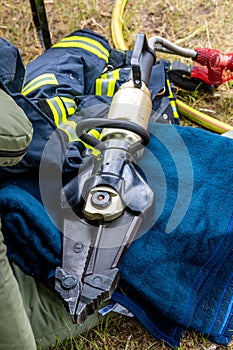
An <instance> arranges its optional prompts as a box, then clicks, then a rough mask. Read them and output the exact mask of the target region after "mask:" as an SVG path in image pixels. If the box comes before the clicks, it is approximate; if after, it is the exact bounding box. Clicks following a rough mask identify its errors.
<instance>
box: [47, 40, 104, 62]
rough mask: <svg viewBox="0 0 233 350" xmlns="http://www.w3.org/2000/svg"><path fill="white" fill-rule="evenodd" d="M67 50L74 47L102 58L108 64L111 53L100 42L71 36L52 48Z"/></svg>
mask: <svg viewBox="0 0 233 350" xmlns="http://www.w3.org/2000/svg"><path fill="white" fill-rule="evenodd" d="M59 47H60V48H67V47H74V48H80V49H83V50H86V51H89V52H91V53H92V54H94V55H96V56H97V57H99V58H102V59H103V60H105V61H106V62H108V57H109V52H108V50H107V49H106V48H105V47H104V46H103V45H102V44H100V43H99V42H98V41H96V40H94V39H90V38H86V37H82V36H70V37H67V38H64V39H62V40H61V41H60V42H59V43H57V44H54V45H53V46H52V48H59Z"/></svg>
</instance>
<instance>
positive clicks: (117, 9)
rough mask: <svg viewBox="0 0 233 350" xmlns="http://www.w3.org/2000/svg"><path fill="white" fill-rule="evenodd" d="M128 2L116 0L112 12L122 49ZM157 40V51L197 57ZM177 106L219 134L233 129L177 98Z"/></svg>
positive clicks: (116, 39)
mask: <svg viewBox="0 0 233 350" xmlns="http://www.w3.org/2000/svg"><path fill="white" fill-rule="evenodd" d="M126 3H127V0H116V2H115V4H114V8H113V12H112V20H111V31H112V40H113V44H114V46H115V47H116V48H117V49H121V50H127V49H128V47H127V45H126V43H125V40H124V36H123V30H122V26H123V15H124V10H125V7H126ZM161 40H162V42H161ZM155 42H156V43H159V44H161V45H160V46H159V47H158V46H157V51H161V52H166V53H170V54H174V51H176V54H177V52H178V54H180V55H182V54H184V55H185V57H190V58H195V52H196V51H195V50H189V49H183V51H182V48H180V47H178V46H177V45H175V44H172V43H170V42H169V41H167V40H165V39H162V38H159V37H154V38H151V39H149V45H150V46H152V45H154V44H155ZM164 43H165V48H163V44H164ZM166 46H167V47H166ZM176 107H177V111H178V112H179V113H180V114H181V115H183V116H184V117H185V118H187V119H189V120H190V121H192V122H194V123H196V124H198V125H200V126H202V127H204V128H205V129H208V130H210V131H213V132H216V133H218V134H223V133H225V132H226V131H230V130H233V127H232V126H230V125H228V124H226V123H224V122H221V121H219V120H217V119H216V118H213V117H210V116H209V115H207V114H205V113H202V112H200V111H198V110H196V109H194V108H192V107H190V106H188V105H187V104H186V103H184V102H182V101H180V100H179V99H177V100H176Z"/></svg>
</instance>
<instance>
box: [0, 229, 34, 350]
mask: <svg viewBox="0 0 233 350" xmlns="http://www.w3.org/2000/svg"><path fill="white" fill-rule="evenodd" d="M0 310H1V311H0V313H1V317H0V350H13V349H14V350H16V349H23V350H34V349H36V345H35V340H34V336H33V332H32V329H31V326H30V323H29V320H28V317H27V314H26V312H25V309H24V305H23V300H22V297H21V294H20V291H19V287H18V283H17V281H16V279H15V276H14V274H13V272H12V269H11V266H10V264H9V261H8V258H7V256H6V246H5V245H4V242H3V236H2V232H1V231H0Z"/></svg>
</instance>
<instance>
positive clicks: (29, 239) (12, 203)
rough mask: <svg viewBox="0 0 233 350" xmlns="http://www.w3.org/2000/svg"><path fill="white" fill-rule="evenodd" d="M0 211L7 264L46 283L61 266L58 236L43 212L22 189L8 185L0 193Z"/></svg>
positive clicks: (54, 227)
mask: <svg viewBox="0 0 233 350" xmlns="http://www.w3.org/2000/svg"><path fill="white" fill-rule="evenodd" d="M0 211H1V218H2V231H3V233H4V240H5V243H6V245H7V253H8V256H9V258H10V260H11V261H13V262H14V263H16V264H17V265H18V266H19V267H20V268H21V269H22V270H23V271H24V272H25V273H27V274H30V275H33V276H35V277H37V278H39V279H40V280H43V281H46V280H47V279H48V277H49V274H50V272H51V270H54V269H55V268H56V266H58V265H60V264H61V235H60V232H59V231H58V229H57V228H56V226H54V224H53V223H52V221H51V220H50V218H49V216H48V214H47V212H46V210H45V208H44V207H43V206H42V204H41V203H40V201H39V200H38V199H37V198H36V197H34V196H33V195H32V194H31V193H29V192H28V191H27V190H26V189H23V188H21V187H20V186H18V185H14V184H8V185H7V186H5V187H3V188H2V189H1V190H0Z"/></svg>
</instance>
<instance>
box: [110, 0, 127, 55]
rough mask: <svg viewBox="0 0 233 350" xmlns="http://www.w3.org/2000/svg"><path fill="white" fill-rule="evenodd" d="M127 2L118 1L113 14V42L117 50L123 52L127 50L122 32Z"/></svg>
mask: <svg viewBox="0 0 233 350" xmlns="http://www.w3.org/2000/svg"><path fill="white" fill-rule="evenodd" d="M126 3H127V0H117V1H116V2H115V5H114V8H113V12H112V23H111V30H112V40H113V44H114V46H115V47H116V48H118V49H121V50H127V46H126V44H125V40H124V36H123V32H122V23H123V14H124V10H125V5H126Z"/></svg>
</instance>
